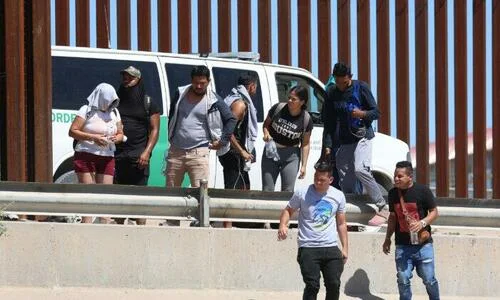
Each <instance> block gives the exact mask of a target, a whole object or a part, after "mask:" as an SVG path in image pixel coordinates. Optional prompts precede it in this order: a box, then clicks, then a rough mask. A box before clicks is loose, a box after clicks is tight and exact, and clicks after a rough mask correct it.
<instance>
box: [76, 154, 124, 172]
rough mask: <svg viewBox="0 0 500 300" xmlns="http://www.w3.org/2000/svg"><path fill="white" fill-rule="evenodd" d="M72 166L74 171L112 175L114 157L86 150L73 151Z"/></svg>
mask: <svg viewBox="0 0 500 300" xmlns="http://www.w3.org/2000/svg"><path fill="white" fill-rule="evenodd" d="M73 168H74V169H75V172H76V173H96V174H104V175H111V176H114V175H115V158H114V157H112V156H100V155H95V154H91V153H87V152H75V157H74V158H73Z"/></svg>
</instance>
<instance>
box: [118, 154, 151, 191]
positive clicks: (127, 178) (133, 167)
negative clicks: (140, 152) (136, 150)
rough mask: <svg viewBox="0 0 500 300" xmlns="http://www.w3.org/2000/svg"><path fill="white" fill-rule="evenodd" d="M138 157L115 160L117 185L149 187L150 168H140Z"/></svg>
mask: <svg viewBox="0 0 500 300" xmlns="http://www.w3.org/2000/svg"><path fill="white" fill-rule="evenodd" d="M137 160H138V158H137V157H117V158H115V178H114V183H115V184H127V185H148V179H149V166H146V167H145V168H143V169H140V168H139V164H138V163H137Z"/></svg>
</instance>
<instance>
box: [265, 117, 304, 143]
mask: <svg viewBox="0 0 500 300" xmlns="http://www.w3.org/2000/svg"><path fill="white" fill-rule="evenodd" d="M271 126H272V127H273V129H274V130H275V131H276V133H278V134H281V135H283V136H285V137H287V138H288V139H290V140H295V139H299V138H300V136H301V135H302V131H298V132H297V127H298V126H297V124H294V123H292V122H290V121H287V120H285V119H282V118H278V120H276V121H275V122H272V124H271Z"/></svg>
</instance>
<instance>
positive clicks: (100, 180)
mask: <svg viewBox="0 0 500 300" xmlns="http://www.w3.org/2000/svg"><path fill="white" fill-rule="evenodd" d="M95 183H97V184H113V176H112V175H106V174H96V176H95ZM112 221H113V219H112V218H110V217H99V223H101V224H111V222H112Z"/></svg>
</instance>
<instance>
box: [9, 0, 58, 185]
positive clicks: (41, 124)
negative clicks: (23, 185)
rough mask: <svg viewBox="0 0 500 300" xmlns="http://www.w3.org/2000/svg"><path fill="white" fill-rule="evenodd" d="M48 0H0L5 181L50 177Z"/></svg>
mask: <svg viewBox="0 0 500 300" xmlns="http://www.w3.org/2000/svg"><path fill="white" fill-rule="evenodd" d="M49 29H50V0H36V1H21V0H3V1H0V140H1V141H0V165H1V179H2V180H12V181H38V182H51V181H52V143H50V142H48V141H52V132H51V126H50V125H51V111H52V100H51V99H52V86H51V70H52V69H51V60H50V30H49Z"/></svg>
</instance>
